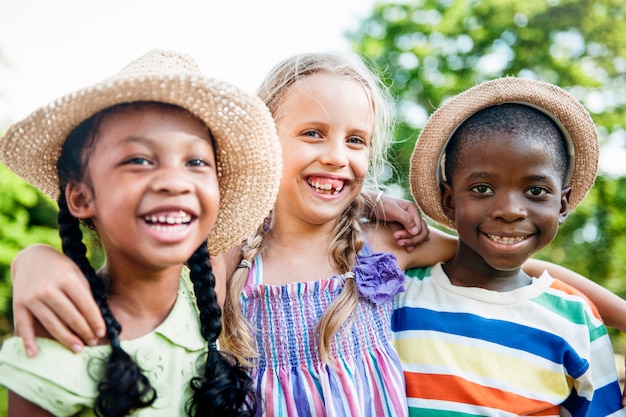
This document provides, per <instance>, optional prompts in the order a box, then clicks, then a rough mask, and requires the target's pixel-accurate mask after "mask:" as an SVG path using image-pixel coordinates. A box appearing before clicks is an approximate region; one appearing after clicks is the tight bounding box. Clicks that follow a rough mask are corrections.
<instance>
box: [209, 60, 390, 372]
mask: <svg viewBox="0 0 626 417" xmlns="http://www.w3.org/2000/svg"><path fill="white" fill-rule="evenodd" d="M320 73H322V74H332V75H338V76H341V77H345V78H347V79H348V80H350V81H354V82H357V83H358V84H360V85H361V86H362V87H363V89H364V91H365V92H366V94H367V95H368V97H369V99H370V102H371V105H372V114H373V116H374V117H373V123H374V124H373V126H372V127H373V130H372V140H371V149H370V169H369V170H368V175H367V180H366V183H369V184H374V185H375V186H376V185H377V180H376V179H377V178H378V177H379V176H380V175H381V174H382V173H383V170H384V169H385V157H386V154H387V149H388V147H389V145H390V144H391V141H392V139H393V134H392V126H393V114H394V113H393V106H392V101H391V99H390V94H389V91H388V89H387V88H386V87H385V86H384V84H383V83H382V81H381V79H380V77H378V76H377V75H376V74H374V73H373V72H372V71H371V70H370V69H369V68H368V67H367V66H366V65H365V63H364V62H363V60H362V59H359V57H358V56H355V55H354V54H347V53H339V52H322V53H304V54H299V55H294V56H292V57H290V58H288V59H286V60H284V61H283V62H281V63H279V64H278V65H276V66H275V67H274V68H273V69H272V70H271V71H270V73H269V74H268V75H267V76H266V78H265V79H264V81H263V82H262V83H261V86H260V87H259V89H258V91H257V94H258V95H259V97H261V99H262V100H263V101H264V102H265V104H266V105H267V107H268V108H269V110H270V112H271V113H272V116H273V117H274V119H276V117H277V115H278V114H279V113H280V111H281V106H282V101H283V97H284V95H285V92H286V91H287V90H288V89H289V87H291V86H292V85H293V84H295V83H296V82H297V81H298V80H301V79H303V78H305V77H308V76H310V75H314V74H320ZM366 198H367V197H365V196H364V195H363V194H361V195H360V196H359V197H357V199H356V200H355V201H354V202H352V204H350V206H348V208H346V210H345V211H344V212H343V213H342V215H341V217H340V219H339V221H338V222H337V226H336V227H335V230H334V237H333V240H332V242H331V245H330V257H331V261H332V262H333V264H334V265H336V266H337V267H338V268H339V269H341V270H344V271H346V272H347V271H351V270H352V269H353V268H354V266H355V264H356V261H357V254H358V253H359V251H360V250H361V249H362V248H363V245H364V244H365V241H364V238H363V233H362V229H361V226H360V219H361V218H362V217H363V215H364V207H366V206H371V202H369V203H368V202H367V201H366ZM263 234H264V229H263V226H261V227H260V228H259V229H258V230H257V233H256V234H255V235H254V236H251V237H250V238H248V240H247V241H246V242H245V243H244V245H243V247H242V258H243V259H244V260H245V261H248V262H250V263H252V260H253V259H254V258H255V257H256V256H257V255H258V254H259V253H261V251H262V249H263ZM247 276H248V269H247V268H239V269H237V271H235V273H234V274H233V276H232V278H231V279H230V281H229V283H228V291H227V294H228V295H227V298H226V303H225V305H224V332H223V336H222V340H221V343H222V346H223V347H224V348H225V349H227V350H229V351H230V352H232V353H233V354H234V355H235V356H236V357H237V358H238V359H239V360H241V361H242V362H243V361H247V359H249V358H254V357H255V356H256V352H255V343H254V336H253V331H254V330H255V329H253V328H252V326H251V324H250V323H249V322H248V320H246V318H245V317H244V315H243V311H242V308H241V302H240V297H241V294H242V292H243V289H244V287H245V285H246V280H247ZM358 299H359V293H358V289H357V287H356V284H355V282H354V279H347V280H346V282H345V285H344V288H343V290H342V292H341V294H340V295H339V297H337V299H336V300H334V301H333V303H332V304H331V305H330V306H329V308H328V309H327V310H326V311H325V312H324V315H323V316H322V317H321V319H320V321H319V323H318V328H317V330H318V334H319V340H320V356H321V358H322V360H324V362H326V363H330V362H331V359H330V358H331V357H330V346H331V342H332V339H333V337H334V336H335V334H336V332H337V330H338V329H339V328H340V327H341V325H343V323H344V322H346V321H347V320H348V319H349V318H350V316H351V315H352V313H353V311H354V310H355V309H356V307H357V303H358ZM246 363H249V362H246Z"/></svg>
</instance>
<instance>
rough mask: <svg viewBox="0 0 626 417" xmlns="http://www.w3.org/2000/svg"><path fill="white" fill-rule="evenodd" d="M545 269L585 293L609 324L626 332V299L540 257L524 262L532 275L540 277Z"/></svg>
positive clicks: (526, 269)
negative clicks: (539, 258)
mask: <svg viewBox="0 0 626 417" xmlns="http://www.w3.org/2000/svg"><path fill="white" fill-rule="evenodd" d="M544 270H547V271H548V272H549V273H550V275H552V276H553V277H554V278H558V279H560V280H561V281H563V282H566V283H568V284H569V285H571V286H572V287H574V288H576V289H577V290H578V291H580V292H582V293H583V294H585V296H587V298H589V299H590V300H591V302H592V303H594V304H595V305H596V307H597V308H598V311H599V312H600V315H601V316H602V319H603V320H604V322H605V323H606V325H607V326H610V327H614V328H616V329H619V330H621V331H622V332H626V300H624V299H622V298H620V297H618V296H617V295H615V294H613V293H612V292H611V291H609V290H607V289H606V288H604V287H603V286H601V285H599V284H596V283H595V282H593V281H592V280H590V279H588V278H586V277H584V276H582V275H580V274H578V273H576V272H574V271H572V270H570V269H567V268H565V267H562V266H560V265H556V264H553V263H551V262H546V261H540V260H538V259H529V260H528V261H527V262H526V263H525V264H524V271H526V272H527V273H528V274H529V275H532V276H536V277H538V276H539V275H541V273H542V272H543V271H544Z"/></svg>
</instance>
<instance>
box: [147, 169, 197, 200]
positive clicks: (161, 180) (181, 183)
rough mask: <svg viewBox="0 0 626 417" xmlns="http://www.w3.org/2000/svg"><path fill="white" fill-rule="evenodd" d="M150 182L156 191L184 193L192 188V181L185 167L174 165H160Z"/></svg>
mask: <svg viewBox="0 0 626 417" xmlns="http://www.w3.org/2000/svg"><path fill="white" fill-rule="evenodd" d="M154 174H155V175H154V177H153V179H152V182H151V184H150V186H151V189H152V191H153V192H155V193H163V194H184V193H188V192H190V191H191V190H192V184H191V181H190V180H189V179H188V177H187V174H186V172H185V170H184V169H182V168H179V167H174V166H160V167H158V168H157V170H156V171H155V173H154Z"/></svg>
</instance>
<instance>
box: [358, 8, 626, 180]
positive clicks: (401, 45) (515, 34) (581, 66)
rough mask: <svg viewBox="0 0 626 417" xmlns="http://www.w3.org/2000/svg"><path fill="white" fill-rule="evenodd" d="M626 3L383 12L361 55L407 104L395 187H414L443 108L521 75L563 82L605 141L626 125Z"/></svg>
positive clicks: (363, 39) (361, 41) (369, 26)
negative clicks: (431, 126)
mask: <svg viewBox="0 0 626 417" xmlns="http://www.w3.org/2000/svg"><path fill="white" fill-rule="evenodd" d="M625 37H626V3H625V2H623V1H621V0H598V1H593V2H592V1H581V0H560V1H559V0H547V1H546V0H527V1H523V2H521V1H519V2H513V1H503V0H480V1H479V0H408V1H403V2H396V3H380V4H378V5H376V6H375V8H374V10H373V12H372V14H371V16H370V17H368V18H366V19H365V20H364V21H363V22H362V25H361V28H360V30H359V31H358V32H354V33H351V34H349V38H350V39H351V41H352V43H353V46H354V49H355V50H357V51H359V52H360V53H362V54H363V55H365V56H367V57H368V58H369V59H371V60H373V61H374V62H375V63H376V64H377V65H378V66H379V68H381V69H383V70H384V72H383V74H382V75H383V78H384V79H385V81H386V83H387V84H388V85H389V86H390V87H391V89H392V92H393V93H394V95H395V97H396V98H397V100H398V116H399V122H400V123H399V125H398V133H397V139H398V140H397V141H396V144H395V145H394V147H393V149H392V155H391V160H392V163H393V165H394V168H395V172H396V175H395V177H394V178H392V182H399V183H400V184H402V185H403V186H404V187H406V186H407V183H406V181H407V175H405V173H406V172H408V168H409V162H408V161H409V157H410V154H411V151H412V149H413V143H414V141H415V139H416V138H417V131H418V129H419V128H421V127H422V126H423V123H424V122H425V120H426V118H427V116H428V115H429V114H430V113H432V111H433V110H434V109H436V108H437V107H438V106H439V105H440V104H441V103H442V101H443V100H445V99H446V98H447V97H450V96H453V95H455V94H457V93H459V92H460V91H463V90H466V89H468V88H470V87H472V86H474V85H475V84H477V83H479V82H482V81H485V80H488V79H493V78H497V77H500V76H506V75H513V76H522V77H528V78H535V79H539V80H542V81H547V82H551V83H554V84H557V85H559V86H561V87H563V88H565V89H567V90H568V91H570V92H571V93H572V94H573V95H574V96H576V97H577V98H578V99H579V100H581V101H582V102H583V103H584V104H585V105H586V107H587V108H588V109H589V110H590V112H591V113H592V116H593V118H594V120H595V121H596V123H597V124H598V126H599V127H601V129H600V132H601V134H602V137H603V140H604V139H606V138H607V137H608V135H609V134H611V133H615V132H623V129H622V127H621V123H622V121H623V120H626V107H625V104H626V43H624V42H623V39H625Z"/></svg>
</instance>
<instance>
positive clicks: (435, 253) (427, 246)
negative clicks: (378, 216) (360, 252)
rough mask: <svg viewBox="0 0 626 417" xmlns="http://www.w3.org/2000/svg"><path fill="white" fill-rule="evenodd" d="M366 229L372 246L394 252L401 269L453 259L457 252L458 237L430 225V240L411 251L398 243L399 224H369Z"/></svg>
mask: <svg viewBox="0 0 626 417" xmlns="http://www.w3.org/2000/svg"><path fill="white" fill-rule="evenodd" d="M365 226H366V227H365V231H366V233H367V236H368V240H369V242H370V244H371V245H372V248H373V249H374V251H376V252H389V253H393V254H394V255H395V256H396V258H397V259H398V266H399V267H400V269H409V268H417V267H422V266H430V265H434V264H436V263H437V262H445V261H449V260H450V259H452V257H453V256H454V254H455V253H456V244H457V238H456V237H454V236H452V235H450V234H448V233H444V232H442V231H440V230H438V229H435V228H432V227H429V229H430V230H429V237H428V240H426V241H424V242H422V243H420V244H419V245H417V246H416V247H415V249H414V250H413V251H411V252H407V251H405V250H403V249H402V248H401V247H399V246H398V245H397V244H396V241H395V238H394V233H395V232H396V230H397V229H398V227H399V226H397V225H393V224H388V225H380V224H378V225H377V224H367V225H365Z"/></svg>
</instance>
